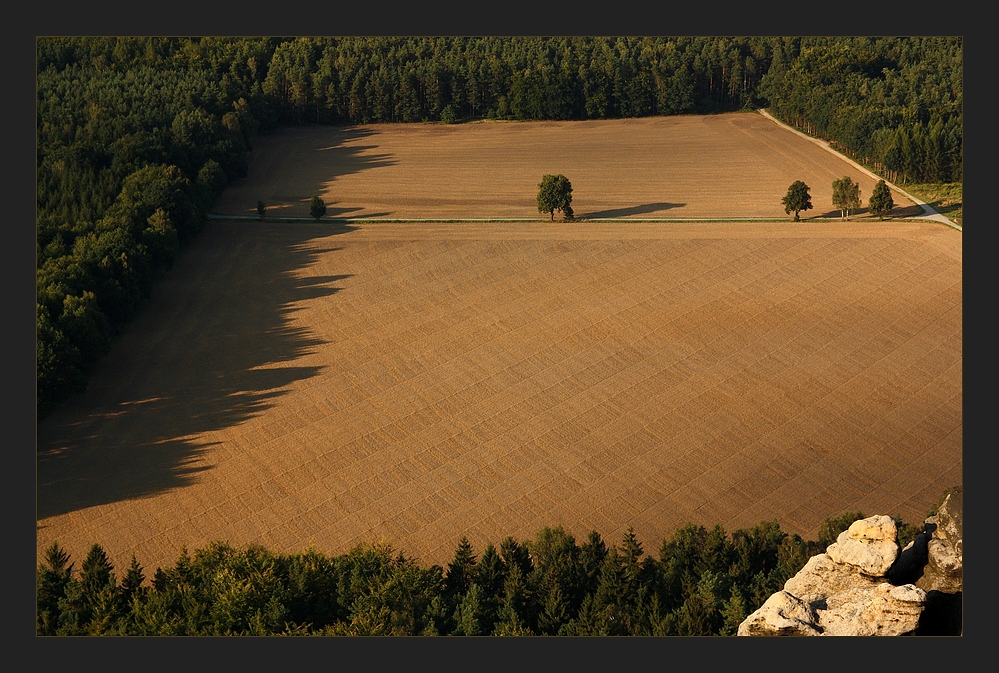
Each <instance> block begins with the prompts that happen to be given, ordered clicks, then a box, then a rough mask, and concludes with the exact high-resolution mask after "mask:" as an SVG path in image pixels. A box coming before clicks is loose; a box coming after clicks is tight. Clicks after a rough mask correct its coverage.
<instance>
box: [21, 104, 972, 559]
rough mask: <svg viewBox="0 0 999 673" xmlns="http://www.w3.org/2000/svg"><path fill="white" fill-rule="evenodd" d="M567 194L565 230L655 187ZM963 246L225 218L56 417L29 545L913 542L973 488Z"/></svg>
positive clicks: (869, 229) (663, 230)
mask: <svg viewBox="0 0 999 673" xmlns="http://www.w3.org/2000/svg"><path fill="white" fill-rule="evenodd" d="M730 117H733V118H734V117H745V118H747V119H750V118H752V117H751V116H749V115H732V116H730ZM712 119H724V116H719V117H716V118H712ZM696 120H697V118H690V119H689V120H688V121H687V122H685V123H696ZM488 126H489V125H481V127H483V128H486V127H488ZM494 126H496V127H503V126H510V125H502V124H497V125H494ZM524 126H530V125H524ZM542 126H543V125H542ZM468 128H472V127H468ZM580 128H583V129H585V128H586V127H585V126H580ZM448 130H449V131H450V129H448ZM777 131H778V130H777V129H776V127H775V133H777ZM321 132H323V133H327V132H328V133H332V132H333V131H328V130H326V131H321ZM338 132H339V131H338ZM788 135H789V136H790V135H791V134H788ZM775 137H776V136H775ZM369 142H370V139H369ZM788 142H789V143H792V142H793V138H789V139H788ZM733 143H734V141H733ZM736 145H737V143H734V144H733V146H736ZM511 151H513V149H511ZM525 151H526V150H525ZM532 151H533V150H532ZM748 154H752V152H749V153H748ZM823 154H825V155H826V156H824V157H823V156H822V155H823ZM819 159H822V161H824V162H825V164H822V165H819V164H818V163H817V164H816V167H815V168H814V169H813V170H816V171H819V170H822V171H827V172H829V174H830V175H833V176H839V175H843V174H848V170H846V169H844V168H843V167H845V166H846V164H842V167H841V166H839V165H837V164H835V163H830V162H836V161H837V160H836V158H835V157H833V156H832V155H828V154H827V153H821V154H817V155H816V157H815V161H816V162H818V161H819ZM254 161H256V159H255V160H254ZM579 161H580V165H583V164H584V163H585V162H583V161H582V160H579ZM714 165H715V170H716V171H717V172H718V173H719V174H725V173H726V171H727V170H729V162H723V161H717V162H716V163H715V164H714ZM612 168H614V167H608V169H607V173H608V174H613V173H615V172H616V169H614V170H611V169H612ZM545 170H547V169H545ZM552 170H559V169H558V168H557V167H553V169H552ZM699 170H700V169H699ZM774 170H775V171H776V172H778V173H780V172H781V171H787V170H790V169H788V168H787V167H786V166H783V167H776V168H775V169H774ZM255 171H256V163H255V164H254V168H253V169H251V173H253V174H251V177H250V180H251V181H252V180H253V179H254V175H255ZM560 172H566V171H561V170H560ZM792 172H794V171H792ZM567 174H568V173H567ZM381 175H385V174H384V173H379V171H378V170H370V171H362V172H360V173H358V174H357V176H358V178H360V177H363V176H367V179H369V180H370V181H371V182H372V183H377V182H378V180H379V179H381V178H380V177H379V176H381ZM757 177H758V176H757ZM571 179H572V178H571ZM719 179H720V180H722V181H723V182H724V181H729V180H730V178H727V177H726V178H723V179H722V178H719ZM793 179H797V178H796V177H795V178H793ZM804 179H805V180H806V182H807V181H808V180H809V178H808V177H807V176H806V177H804ZM338 181H339V178H337V182H338ZM529 182H535V183H536V182H537V178H536V177H531V178H530V179H529ZM786 182H788V181H787V180H786V177H785V176H783V175H782V176H781V177H779V178H777V179H776V182H775V183H774V184H772V185H771V186H772V188H773V190H776V191H777V192H783V191H784V190H786V184H784V183H786ZM829 182H831V179H830V180H829ZM334 184H336V182H334ZM782 184H783V186H782ZM810 184H811V183H810ZM861 184H862V185H863V183H861ZM573 185H574V186H576V182H575V179H573ZM818 187H819V183H818V182H817V181H816V183H815V185H814V186H813V202H816V203H817V209H818V210H821V208H822V207H821V206H820V205H818V201H817V200H816V199H815V198H814V195H815V194H817V193H819V189H818ZM862 189H863V187H862ZM370 190H371V191H370V192H365V193H370V194H379V193H383V192H384V194H385V195H384V196H382V197H381V198H382V199H383V200H382V201H379V202H377V203H375V204H374V205H365V206H364V209H366V211H365V212H371V213H376V212H379V211H386V212H387V211H388V209H389V207H390V206H389V205H388V202H389V200H390V199H389V196H390V192H391V188H390V186H389V185H384V184H383V188H382V189H381V190H379V189H375V187H373V186H372V187H370ZM577 190H578V192H579V197H578V198H579V206H578V207H576V213H577V215H582V214H585V213H586V211H588V210H589V211H593V210H594V209H596V210H604V211H607V210H614V209H620V208H624V207H626V206H625V205H624V204H625V203H628V202H630V203H632V204H638V205H642V204H650V203H657V202H658V200H659V199H660V198H663V199H666V198H667V197H666V196H663V197H659V196H655V195H653V194H651V193H650V192H646V193H645V195H641V194H639V193H636V194H637V195H636V196H635V197H628V198H624V197H621V200H620V201H614V200H613V195H612V194H611V193H610V192H607V193H606V195H605V196H602V197H600V199H601V201H600V202H599V203H594V204H593V205H589V206H584V205H583V204H584V200H583V198H582V193H583V190H581V189H578V188H577ZM302 193H305V194H307V193H308V190H304V191H303V192H302ZM341 193H342V194H344V197H343V198H345V199H346V198H348V197H347V196H346V195H347V193H348V192H347V190H343V191H342V192H341ZM865 194H869V191H867V192H865ZM779 196H780V194H778V203H779ZM258 198H260V197H258ZM296 198H297V197H296ZM350 198H352V199H357V200H355V201H351V202H350V203H360V201H359V199H360V198H361V197H360V196H357V195H356V194H355V195H354V196H351V197H350ZM669 198H671V199H672V198H673V197H669ZM265 200H266V198H265ZM675 200H677V201H680V200H682V199H680V198H676V199H675ZM896 200H897V199H896ZM255 201H256V199H254V200H253V202H254V203H255ZM687 202H688V203H690V204H694V203H695V200H694V199H693V198H689V199H688V200H687ZM576 203H577V202H576V201H575V200H574V205H576ZM473 206H474V207H473ZM532 206H533V204H532V203H531V198H530V196H529V197H528V199H527V203H526V204H525V205H523V212H522V211H516V212H517V214H518V215H519V214H521V212H522V214H523V215H524V216H528V215H529V213H528V211H529V210H530V209H531V207H532ZM293 207H297V206H289V209H290V208H293ZM348 207H358V208H360V206H348ZM483 207H484V204H481V203H478V202H476V203H473V204H472V205H471V206H469V209H470V210H472V211H474V212H470V213H468V216H469V217H472V216H494V215H496V213H493V212H488V213H487V212H486V210H484V209H480V208H483ZM517 207H518V208H520V207H521V206H517ZM684 207H687V206H684ZM727 207H728V205H727V204H726V203H724V202H719V209H720V210H722V211H723V212H726V213H729V212H731V211H728V210H725V209H726V208H727ZM405 208H406V207H405V206H398V209H399V211H398V212H406V213H409V214H410V215H411V216H414V217H415V216H418V215H419V214H420V213H429V212H430V210H431V209H430V206H420V207H417V206H412V207H410V209H409V210H405ZM420 208H427V210H425V211H421V210H420ZM698 208H704V210H703V211H701V210H698V211H697V212H698V213H706V212H707V210H708V207H707V206H698ZM760 208H763V205H762V201H761V205H760ZM398 212H396V211H395V210H393V211H392V213H391V214H392V215H393V216H395V215H398ZM809 212H810V213H811V212H814V211H809ZM535 214H536V213H535ZM671 214H672V213H671ZM753 214H759V213H748V214H747V213H741V215H753ZM439 216H441V217H443V216H444V215H439ZM652 216H655V214H653V215H652ZM780 216H781V217H785V216H784V215H783V212H781V213H780ZM961 242H962V238H961V233H960V232H957V231H954V230H952V229H949V228H946V227H943V226H941V225H939V224H934V223H901V222H884V223H877V222H873V221H867V222H847V223H839V222H824V223H818V222H811V223H809V222H803V223H798V224H794V223H790V222H775V223H745V222H744V223H733V222H729V223H670V224H656V223H641V222H621V223H603V224H595V223H589V224H586V223H575V224H567V223H559V222H556V223H555V224H550V223H544V222H534V223H526V222H512V223H479V224H475V223H454V224H441V223H404V224H396V223H366V224H358V225H336V224H331V223H313V222H300V223H275V222H267V221H264V222H257V221H213V222H211V223H210V224H209V225H208V227H207V228H206V230H205V231H204V232H203V233H202V235H201V236H200V237H199V239H198V240H197V241H196V242H195V243H194V245H193V246H192V247H191V248H190V249H189V250H188V251H187V252H186V253H185V255H184V256H183V257H182V258H181V259H180V260H179V261H178V263H177V264H176V265H175V267H174V269H173V270H172V271H171V272H170V273H169V274H168V275H167V277H166V278H165V279H164V280H163V281H162V282H161V284H160V285H159V286H158V287H157V289H156V290H155V292H154V295H153V297H152V298H151V300H150V301H149V302H148V304H147V306H146V308H145V309H144V310H143V312H142V314H141V315H140V316H138V318H137V319H136V320H135V321H134V322H133V324H132V325H131V326H130V327H129V329H128V331H127V332H126V333H125V334H124V335H123V336H122V337H121V338H120V339H119V340H118V341H117V342H116V343H115V344H114V346H113V348H112V351H111V353H110V354H109V355H108V356H107V357H106V358H105V359H104V361H102V362H101V364H100V365H99V367H98V369H97V371H96V372H95V374H94V375H93V377H92V379H91V383H90V385H89V389H88V391H87V392H86V393H85V394H82V395H80V396H77V397H76V398H73V399H71V400H70V401H69V402H68V403H66V404H65V405H64V406H63V407H62V408H60V409H59V410H57V411H56V412H55V413H53V414H52V415H51V416H50V417H48V418H47V419H46V420H45V421H43V422H42V423H41V424H40V425H39V428H38V435H37V437H38V448H39V461H38V475H37V477H38V526H37V545H38V551H39V556H40V555H41V553H42V552H43V551H44V549H45V548H46V547H47V546H48V545H49V544H51V542H52V541H53V540H58V541H59V542H60V544H61V545H63V546H64V547H66V548H67V549H68V550H69V551H70V552H71V554H72V555H73V558H74V560H76V561H77V563H79V562H80V561H82V559H83V557H84V555H85V554H86V551H87V548H88V547H89V545H90V544H92V543H93V542H100V543H101V544H102V545H104V547H105V549H106V550H107V551H108V553H109V555H110V556H111V558H112V561H113V562H114V563H115V565H116V567H118V568H123V567H125V566H127V564H128V561H129V560H130V558H131V555H132V553H133V552H134V553H135V555H136V557H137V558H138V560H139V562H140V563H142V564H143V566H145V567H146V568H147V574H150V573H151V571H152V569H154V568H155V567H156V566H157V565H169V564H172V563H173V562H174V561H175V560H176V555H177V553H178V552H179V550H180V548H181V546H185V545H186V546H187V547H188V548H189V549H190V548H196V547H200V546H203V545H205V544H206V543H208V542H209V541H212V540H219V539H224V540H229V541H230V542H232V543H235V544H240V545H242V544H246V543H251V542H254V543H260V544H264V545H267V546H269V547H271V548H273V549H275V550H279V551H301V550H304V549H305V548H306V547H308V546H309V545H310V544H314V545H315V546H316V547H317V548H318V549H321V550H324V551H326V552H329V553H341V552H344V551H346V550H348V549H349V548H350V547H352V546H353V545H355V544H357V543H360V542H375V541H379V540H385V541H389V542H391V543H393V544H394V545H395V546H396V547H397V548H401V549H402V550H404V551H405V552H406V553H407V555H412V556H414V557H416V558H418V559H420V560H421V561H423V562H436V563H446V562H447V561H448V560H449V559H450V557H451V556H452V554H453V551H454V547H455V545H456V543H457V541H458V538H459V537H460V536H461V535H462V534H466V535H468V537H469V539H470V540H471V541H472V543H473V545H474V546H475V548H476V551H477V552H480V551H481V549H482V546H483V545H484V544H485V542H486V541H493V542H495V543H498V542H499V541H500V540H501V539H502V538H503V537H505V536H506V535H513V536H515V537H518V538H520V539H523V538H526V537H529V536H532V535H533V534H534V533H535V532H536V531H537V530H538V529H539V528H541V527H543V526H546V525H555V524H563V525H564V526H565V527H566V528H567V529H568V530H570V531H571V532H573V533H574V534H575V535H576V536H577V538H585V535H586V534H587V533H588V532H589V531H590V530H591V529H596V530H597V531H599V532H600V533H601V534H602V535H603V536H604V538H605V539H606V540H607V541H608V542H609V543H612V542H619V541H620V539H621V536H622V535H623V533H624V531H625V530H626V529H627V527H628V526H633V527H634V528H635V532H636V534H637V535H638V538H639V540H641V541H642V542H643V543H644V544H645V547H646V549H647V550H648V551H649V552H652V553H655V551H656V550H657V549H658V546H659V544H660V543H661V541H662V539H663V537H665V536H668V535H670V534H671V533H672V531H673V530H674V529H675V528H676V527H678V526H681V525H683V524H685V523H688V522H694V523H701V524H704V525H713V524H714V523H720V524H722V525H723V526H725V527H726V529H727V530H729V531H731V530H734V529H735V528H738V527H742V526H749V525H753V524H755V523H757V522H759V521H760V520H763V519H777V520H778V521H779V522H780V524H781V526H782V528H783V529H784V530H786V531H790V532H797V533H800V534H802V535H805V536H814V535H815V533H816V530H817V527H818V525H819V524H820V523H821V521H822V520H823V519H824V518H826V517H828V516H831V515H838V514H840V513H842V512H843V511H845V510H858V509H859V510H862V511H863V512H865V513H867V514H874V513H891V514H896V513H898V514H901V515H902V516H903V517H904V518H905V519H906V520H907V521H912V522H916V521H921V520H922V518H923V517H924V516H925V513H926V509H927V508H928V507H929V506H930V505H931V504H933V502H934V500H935V499H936V498H937V497H938V496H939V495H940V494H941V492H942V491H943V489H944V488H945V487H947V486H951V485H954V484H960V483H961V482H962V271H961V268H962V266H961V265H962V252H961ZM77 567H78V565H77Z"/></svg>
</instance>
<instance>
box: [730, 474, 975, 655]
mask: <svg viewBox="0 0 999 673" xmlns="http://www.w3.org/2000/svg"><path fill="white" fill-rule="evenodd" d="M962 504H963V502H962V497H961V491H960V489H953V490H952V491H951V493H950V495H948V496H947V499H946V500H945V501H944V503H943V505H941V506H940V508H939V509H938V512H937V514H936V515H935V516H933V517H930V518H928V519H926V522H925V524H924V528H923V532H922V533H920V534H919V535H918V536H917V538H916V540H915V541H913V542H912V543H910V544H909V545H907V546H906V548H905V549H904V550H899V544H898V531H897V529H896V526H895V521H894V520H893V519H892V518H891V517H889V516H884V515H879V516H873V517H869V518H867V519H861V520H859V521H855V522H854V523H853V524H852V525H851V526H850V528H849V529H847V530H845V531H843V532H842V533H841V534H840V535H839V537H838V538H837V539H836V542H834V543H833V544H831V545H829V547H828V548H827V549H826V552H825V553H824V554H818V555H816V556H813V557H812V558H811V559H809V560H808V563H806V564H805V566H804V567H803V568H802V569H801V571H799V572H798V574H796V575H795V576H794V577H792V578H791V579H789V580H788V581H787V582H786V583H785V584H784V590H783V591H779V592H777V593H776V594H774V595H773V596H771V597H770V598H769V599H767V601H766V602H765V603H764V604H763V605H762V606H761V607H760V609H759V610H757V611H756V612H754V613H753V614H751V615H750V616H749V617H747V618H746V619H745V621H743V622H742V624H740V625H739V631H738V633H739V635H740V636H758V635H775V636H776V635H806V636H807V635H826V636H836V635H845V636H899V635H909V634H919V635H959V634H960V633H961V626H960V605H961V596H962V593H961V592H962V582H963V555H962V554H963V535H964V529H963V519H962Z"/></svg>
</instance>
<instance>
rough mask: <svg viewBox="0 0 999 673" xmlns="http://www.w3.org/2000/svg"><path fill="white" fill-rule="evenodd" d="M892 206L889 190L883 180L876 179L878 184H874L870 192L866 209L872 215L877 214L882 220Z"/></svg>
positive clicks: (893, 203)
mask: <svg viewBox="0 0 999 673" xmlns="http://www.w3.org/2000/svg"><path fill="white" fill-rule="evenodd" d="M894 207H895V202H894V201H893V200H892V198H891V190H890V189H888V185H887V184H885V181H884V180H878V184H876V185H874V191H872V192H871V198H870V199H868V201H867V209H868V210H869V211H871V214H872V215H877V216H878V219H879V220H884V219H885V217H886V216H888V215H890V214H891V211H892V208H894Z"/></svg>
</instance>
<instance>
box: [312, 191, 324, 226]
mask: <svg viewBox="0 0 999 673" xmlns="http://www.w3.org/2000/svg"><path fill="white" fill-rule="evenodd" d="M309 214H310V215H311V216H312V218H313V219H314V220H315V221H316V222H318V221H319V218H320V217H322V216H323V215H325V214H326V202H325V201H323V200H322V198H321V197H320V196H319V195H318V194H316V195H314V196H313V197H312V202H311V204H310V205H309Z"/></svg>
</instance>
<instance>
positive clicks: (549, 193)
mask: <svg viewBox="0 0 999 673" xmlns="http://www.w3.org/2000/svg"><path fill="white" fill-rule="evenodd" d="M571 203H572V185H571V184H570V183H569V179H568V178H566V177H565V176H564V175H545V176H542V178H541V183H540V184H538V212H539V213H549V214H550V215H551V218H552V221H554V220H555V211H556V210H561V211H562V214H563V215H564V216H565V219H567V220H571V219H572V218H573V214H572V206H571V205H570V204H571Z"/></svg>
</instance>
